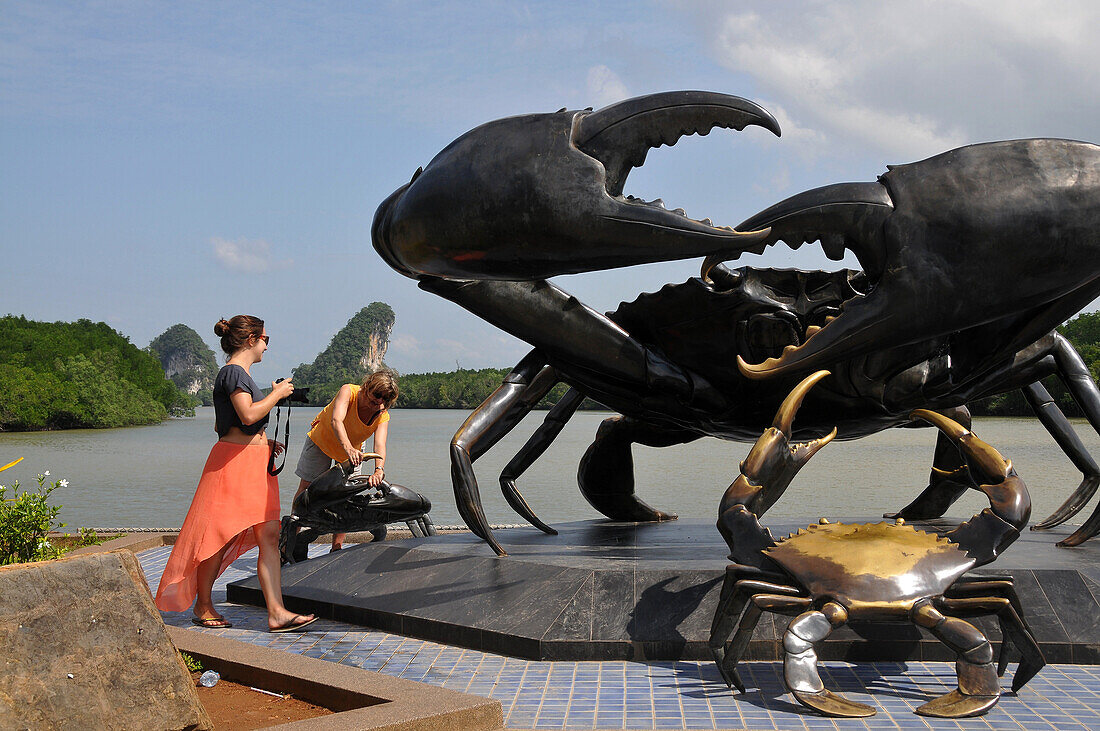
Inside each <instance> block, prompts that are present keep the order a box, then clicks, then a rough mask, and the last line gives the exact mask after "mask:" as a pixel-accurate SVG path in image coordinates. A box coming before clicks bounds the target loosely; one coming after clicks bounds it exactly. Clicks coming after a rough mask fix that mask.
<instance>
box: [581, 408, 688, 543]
mask: <svg viewBox="0 0 1100 731" xmlns="http://www.w3.org/2000/svg"><path fill="white" fill-rule="evenodd" d="M699 437H700V434H699V433H698V432H693V431H689V430H687V429H672V428H669V429H662V428H659V427H656V426H653V425H651V424H646V423H645V422H642V421H638V420H636V419H631V418H629V417H625V416H612V417H610V418H608V419H605V420H604V421H603V423H601V424H600V427H599V429H597V431H596V437H595V439H593V440H592V444H591V445H590V446H589V447H588V450H587V451H586V452H585V453H584V456H583V457H581V462H580V466H579V467H578V469H577V483H578V484H579V485H580V488H581V494H582V495H583V496H584V499H585V500H587V501H588V502H589V504H591V505H592V507H594V508H595V509H596V510H598V511H600V512H601V513H603V514H604V515H606V516H607V517H609V518H611V519H612V520H626V521H654V522H657V521H665V520H676V515H675V514H673V513H666V512H664V511H661V510H657V509H656V508H653V507H651V506H650V505H648V504H646V502H645V501H643V500H642V499H641V498H639V497H638V496H637V495H636V494H635V493H634V457H633V454H632V452H631V445H633V444H643V445H645V446H647V447H670V446H672V445H674V444H687V443H688V442H692V441H694V440H696V439H698V438H699Z"/></svg>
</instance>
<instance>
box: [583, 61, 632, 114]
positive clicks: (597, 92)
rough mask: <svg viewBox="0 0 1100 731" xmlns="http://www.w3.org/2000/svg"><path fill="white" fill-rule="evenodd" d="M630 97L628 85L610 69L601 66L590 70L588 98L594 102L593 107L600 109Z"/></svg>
mask: <svg viewBox="0 0 1100 731" xmlns="http://www.w3.org/2000/svg"><path fill="white" fill-rule="evenodd" d="M629 96H630V92H629V91H628V90H627V88H626V84H624V83H623V80H622V79H620V78H619V76H618V75H617V74H616V73H615V72H614V71H612V70H611V69H609V68H608V67H606V66H603V65H600V66H593V67H591V68H590V69H588V98H589V99H591V100H592V102H591V103H592V106H594V107H596V108H597V109H598V108H600V107H604V106H607V105H608V104H613V103H615V102H619V101H622V100H623V99H626V98H628V97H629Z"/></svg>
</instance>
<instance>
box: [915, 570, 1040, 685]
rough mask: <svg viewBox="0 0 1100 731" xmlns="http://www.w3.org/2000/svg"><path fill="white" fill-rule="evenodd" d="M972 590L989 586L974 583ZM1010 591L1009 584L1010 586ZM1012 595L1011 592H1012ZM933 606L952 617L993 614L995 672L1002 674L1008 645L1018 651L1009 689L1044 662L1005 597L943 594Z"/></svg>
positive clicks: (1030, 636) (1032, 639)
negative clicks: (997, 638) (997, 630)
mask: <svg viewBox="0 0 1100 731" xmlns="http://www.w3.org/2000/svg"><path fill="white" fill-rule="evenodd" d="M974 588H975V589H976V590H979V591H989V589H990V587H987V586H981V585H978V586H975V587H974ZM1010 590H1011V585H1010ZM1013 594H1015V592H1013ZM936 608H937V609H940V610H942V611H945V612H948V613H950V614H952V615H955V616H962V617H980V616H985V615H988V614H990V613H994V614H996V615H997V621H998V624H1000V627H1001V635H1002V638H1003V639H1002V641H1001V652H1000V653H999V656H998V658H997V675H998V676H1001V675H1004V671H1005V667H1006V666H1007V665H1008V658H1009V652H1008V649H1009V647H1010V646H1015V647H1016V649H1017V650H1019V652H1020V666H1019V668H1018V669H1017V670H1016V674H1015V675H1014V676H1013V678H1012V690H1013V691H1014V692H1015V691H1018V690H1020V688H1023V687H1024V685H1026V684H1027V682H1028V681H1029V680H1031V679H1032V678H1034V677H1035V675H1036V674H1037V673H1038V672H1039V671H1040V670H1042V669H1043V667H1044V666H1045V665H1046V664H1047V663H1046V658H1045V657H1043V651H1042V650H1041V649H1039V645H1038V643H1036V641H1035V636H1034V635H1032V634H1031V630H1030V629H1029V628H1028V626H1027V624H1026V623H1025V622H1024V619H1023V615H1021V614H1020V613H1019V612H1017V611H1016V609H1015V608H1014V607H1013V602H1012V599H1010V598H1009V597H992V596H976V597H968V598H961V597H960V598H954V597H944V598H942V599H939V600H937V601H936Z"/></svg>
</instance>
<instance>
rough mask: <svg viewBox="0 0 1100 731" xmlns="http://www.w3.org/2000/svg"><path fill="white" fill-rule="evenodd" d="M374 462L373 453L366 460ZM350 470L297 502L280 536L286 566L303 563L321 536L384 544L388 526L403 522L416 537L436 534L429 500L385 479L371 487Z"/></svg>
mask: <svg viewBox="0 0 1100 731" xmlns="http://www.w3.org/2000/svg"><path fill="white" fill-rule="evenodd" d="M376 457H381V455H378V454H374V453H373V452H371V453H368V454H367V455H366V456H365V457H364V459H372V458H376ZM351 471H352V468H351V463H350V462H345V463H344V464H342V465H336V466H334V467H333V468H332V469H330V470H328V471H327V472H325V473H324V474H322V475H321V476H320V477H318V478H317V479H316V480H314V481H313V482H311V483H310V484H309V486H308V487H307V488H306V489H305V490H303V491H302V492H301V493H300V494H299V495H298V496H297V497H296V498H294V503H293V505H292V506H291V509H290V514H289V515H284V516H283V520H282V525H281V530H280V532H279V552H280V554H281V555H282V560H283V563H297V562H299V561H305V560H306V558H308V551H309V544H310V541H312V540H313V539H314V538H316V537H317V536H319V535H321V534H323V533H351V532H353V531H365V532H370V533H371V534H372V535H373V537H374V540H376V541H380V540H383V539H384V538H385V537H386V526H387V525H388V524H389V523H399V522H403V523H405V524H406V525H408V526H409V530H410V531H412V534H413V535H414V536H417V537H421V536H425V535H435V526H434V525H433V524H432V519H431V518H430V517H428V511H430V510H431V509H432V503H431V501H430V500H428V498H426V497H425V496H423V495H421V494H420V493H418V492H416V491H414V490H410V489H409V488H407V487H405V486H404V485H394V484H391V483H389V482H386V481H385V480H383V481H382V482H381V483H379V485H378V487H376V488H372V487H371V485H370V482H369V481H368V477H367V476H366V475H352V474H351Z"/></svg>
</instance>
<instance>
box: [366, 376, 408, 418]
mask: <svg viewBox="0 0 1100 731" xmlns="http://www.w3.org/2000/svg"><path fill="white" fill-rule="evenodd" d="M360 388H361V389H362V390H363V391H364V392H366V393H369V394H372V395H373V396H375V397H377V398H380V399H382V403H384V404H386V408H387V409H390V408H393V404H394V402H396V401H397V397H398V395H399V394H400V393H401V391H400V389H398V387H397V374H396V373H394V372H393V371H387V370H381V371H375V372H374V373H372V374H370V375H369V376H367V377H366V378H364V379H363V383H362V385H361V386H360Z"/></svg>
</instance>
